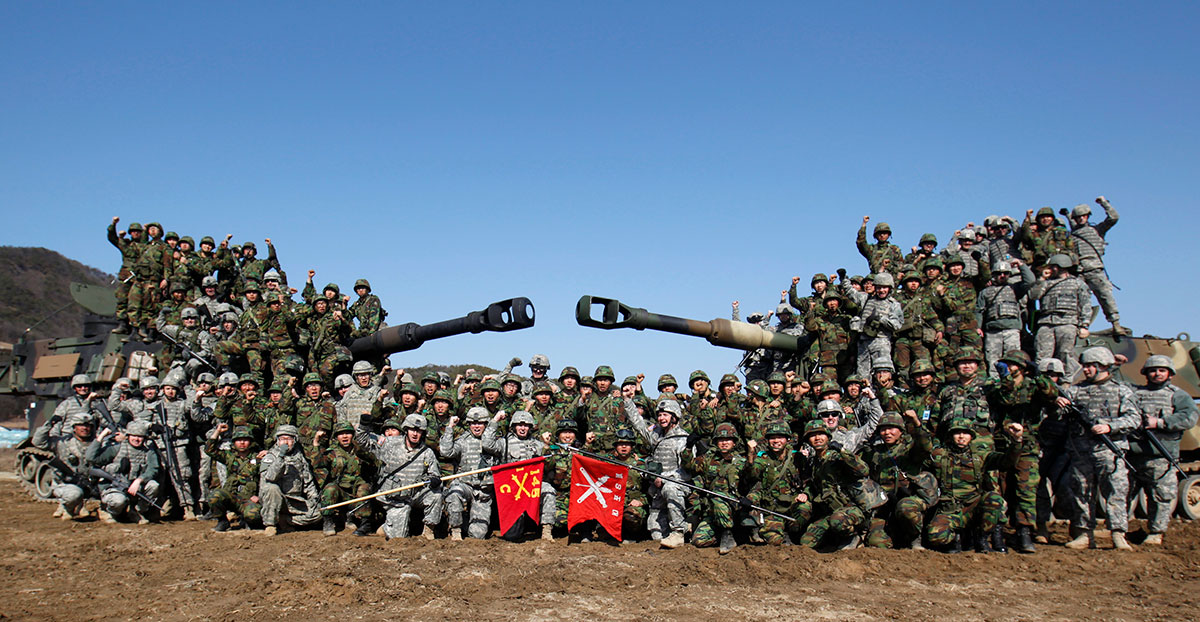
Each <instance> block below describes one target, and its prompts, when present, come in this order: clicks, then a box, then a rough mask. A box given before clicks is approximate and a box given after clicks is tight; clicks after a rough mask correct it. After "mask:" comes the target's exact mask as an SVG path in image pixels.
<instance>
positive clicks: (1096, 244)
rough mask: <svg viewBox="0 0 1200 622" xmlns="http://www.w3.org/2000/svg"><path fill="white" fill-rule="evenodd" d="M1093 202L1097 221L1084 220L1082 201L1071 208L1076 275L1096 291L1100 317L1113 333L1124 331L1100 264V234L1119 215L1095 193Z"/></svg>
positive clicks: (1087, 213) (1085, 211) (1103, 244)
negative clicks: (1098, 215)
mask: <svg viewBox="0 0 1200 622" xmlns="http://www.w3.org/2000/svg"><path fill="white" fill-rule="evenodd" d="M1096 203H1098V204H1100V207H1103V208H1104V220H1103V221H1102V222H1101V223H1100V224H1098V225H1093V224H1090V223H1089V222H1088V219H1089V218H1090V217H1091V215H1092V208H1091V207H1089V206H1088V205H1087V204H1086V203H1082V204H1079V205H1076V206H1075V209H1073V210H1071V237H1072V238H1073V239H1074V240H1075V251H1076V252H1077V253H1078V255H1079V277H1080V278H1082V279H1083V282H1084V283H1087V286H1088V289H1090V290H1092V293H1093V294H1095V295H1096V300H1098V301H1100V308H1101V309H1103V310H1104V318H1105V319H1106V320H1108V322H1109V323H1110V324H1112V327H1113V334H1116V335H1122V334H1128V331H1127V330H1125V329H1123V328H1122V327H1121V313H1120V311H1118V310H1117V299H1116V297H1115V296H1113V284H1112V281H1110V280H1109V279H1108V271H1107V270H1105V268H1104V250H1105V247H1106V246H1107V245H1108V242H1107V241H1106V240H1105V239H1104V237H1105V236H1106V235H1107V234H1108V231H1109V229H1112V228H1113V226H1114V225H1116V224H1117V219H1118V218H1120V215H1119V214H1117V210H1116V208H1114V207H1113V206H1112V204H1111V203H1109V202H1108V199H1106V198H1104V197H1096Z"/></svg>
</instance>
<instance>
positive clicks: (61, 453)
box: [32, 421, 95, 482]
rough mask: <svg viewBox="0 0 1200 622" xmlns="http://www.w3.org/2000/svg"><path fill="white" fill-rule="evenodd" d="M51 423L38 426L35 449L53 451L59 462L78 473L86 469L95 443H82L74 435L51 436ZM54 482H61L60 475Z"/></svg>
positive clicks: (55, 475) (34, 439) (35, 435)
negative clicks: (83, 468)
mask: <svg viewBox="0 0 1200 622" xmlns="http://www.w3.org/2000/svg"><path fill="white" fill-rule="evenodd" d="M50 428H51V425H50V422H49V421H47V422H46V423H43V424H42V425H40V426H38V429H37V430H34V432H33V439H32V443H33V446H34V447H38V448H41V449H46V450H49V451H53V452H54V455H56V456H58V459H59V460H62V461H63V462H65V463H66V464H67V465H68V466H70V467H71V468H72V469H75V470H76V471H78V470H79V469H80V467H86V466H87V464H88V460H87V452H88V448H89V447H90V446H91V445H94V444H95V442H94V441H81V440H79V439H78V438H75V435H74V434H73V433H70V432H68V433H66V434H51V433H50ZM54 481H56V482H61V481H62V479H61V477H60V475H59V474H58V473H57V472H56V473H55V474H54Z"/></svg>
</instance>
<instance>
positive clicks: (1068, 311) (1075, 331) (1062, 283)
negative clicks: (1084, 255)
mask: <svg viewBox="0 0 1200 622" xmlns="http://www.w3.org/2000/svg"><path fill="white" fill-rule="evenodd" d="M1072 265H1073V263H1072V261H1071V258H1070V257H1068V256H1067V255H1061V254H1060V255H1053V256H1051V257H1050V259H1049V260H1048V261H1047V266H1048V270H1049V277H1048V278H1046V279H1044V280H1040V281H1038V282H1036V283H1034V285H1033V287H1032V288H1030V290H1029V297H1030V298H1032V299H1034V300H1037V301H1038V302H1039V304H1038V311H1037V333H1036V335H1035V336H1034V339H1035V342H1036V343H1037V356H1036V357H1035V360H1036V361H1041V360H1043V359H1048V358H1056V359H1058V360H1060V361H1062V362H1063V363H1064V364H1065V365H1066V366H1067V378H1073V377H1074V376H1075V374H1076V372H1078V371H1079V364H1078V363H1076V362H1075V340H1076V338H1079V339H1086V338H1087V336H1088V329H1087V326H1088V323H1089V320H1090V319H1091V317H1090V310H1089V308H1088V303H1089V302H1091V297H1090V296H1089V295H1088V290H1087V286H1086V285H1084V284H1083V281H1081V280H1080V279H1079V278H1078V277H1076V276H1074V275H1072V274H1071V266H1072Z"/></svg>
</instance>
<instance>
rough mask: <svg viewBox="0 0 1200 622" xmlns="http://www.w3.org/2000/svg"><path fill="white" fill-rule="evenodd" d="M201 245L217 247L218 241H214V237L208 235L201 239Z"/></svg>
mask: <svg viewBox="0 0 1200 622" xmlns="http://www.w3.org/2000/svg"><path fill="white" fill-rule="evenodd" d="M200 244H201V245H202V246H203V245H204V244H212V245H213V246H216V245H217V241H216V240H214V239H213V237H212V236H211V235H206V236H204V237H202V238H200Z"/></svg>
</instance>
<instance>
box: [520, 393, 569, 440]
mask: <svg viewBox="0 0 1200 622" xmlns="http://www.w3.org/2000/svg"><path fill="white" fill-rule="evenodd" d="M532 395H533V399H532V400H530V402H529V403H528V404H526V406H527V408H526V410H527V411H528V412H529V414H531V415H533V418H534V419H536V420H537V429H538V432H540V433H541V435H542V440H545V441H547V442H548V441H549V438H550V436H551V435H552V434H553V430H556V429H558V423H559V422H560V421H562V420H563V419H571V420H574V418H573V417H571V416H570V413H568V412H567V409H566V408H565V407H563V406H562V405H560V404H556V403H555V402H554V389H553V388H551V386H550V384H549V383H547V382H544V381H538V382H537V383H535V384H534V386H533V393H532Z"/></svg>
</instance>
